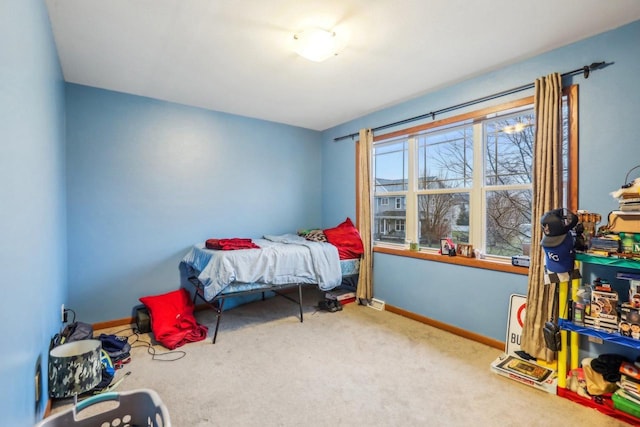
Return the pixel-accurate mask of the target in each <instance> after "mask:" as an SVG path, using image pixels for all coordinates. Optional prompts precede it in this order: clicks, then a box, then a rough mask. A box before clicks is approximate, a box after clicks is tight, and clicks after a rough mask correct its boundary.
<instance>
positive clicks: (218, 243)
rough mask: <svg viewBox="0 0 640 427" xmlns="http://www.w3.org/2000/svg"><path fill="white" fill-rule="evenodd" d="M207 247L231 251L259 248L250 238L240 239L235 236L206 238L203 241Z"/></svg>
mask: <svg viewBox="0 0 640 427" xmlns="http://www.w3.org/2000/svg"><path fill="white" fill-rule="evenodd" d="M205 246H206V247H207V249H218V250H223V251H233V250H236V249H259V248H260V246H258V245H256V244H255V243H253V242H252V241H251V239H240V238H237V237H234V238H231V239H208V240H207V241H206V242H205Z"/></svg>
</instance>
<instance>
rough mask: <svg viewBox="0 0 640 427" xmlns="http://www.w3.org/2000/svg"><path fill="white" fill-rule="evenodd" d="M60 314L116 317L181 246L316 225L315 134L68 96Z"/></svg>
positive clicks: (169, 271)
mask: <svg viewBox="0 0 640 427" xmlns="http://www.w3.org/2000/svg"><path fill="white" fill-rule="evenodd" d="M66 101H67V104H66V108H67V193H68V219H69V221H68V229H69V233H68V246H69V306H70V307H72V308H73V309H74V310H75V311H76V312H77V314H78V318H79V319H81V320H83V321H86V322H97V321H106V320H113V319H119V318H124V317H128V316H130V315H131V314H132V308H133V307H134V306H135V305H137V304H139V302H138V298H139V297H142V296H145V295H156V294H159V293H163V292H167V291H169V290H173V289H177V288H178V287H179V286H180V275H179V269H178V265H179V263H180V260H181V258H182V257H183V256H184V254H185V253H186V252H187V251H188V250H189V248H190V246H191V245H192V244H194V243H197V242H202V241H204V240H206V239H207V238H212V237H252V238H255V237H261V236H262V235H263V234H278V233H285V232H295V230H297V229H299V228H305V227H313V226H317V225H318V224H320V220H321V193H320V183H321V175H320V174H321V166H320V162H319V161H318V159H320V157H321V154H322V153H321V143H320V133H319V132H316V131H311V130H305V129H302V128H296V127H291V126H286V125H281V124H276V123H271V122H266V121H260V120H254V119H247V118H243V117H239V116H234V115H229V114H223V113H217V112H212V111H207V110H203V109H198V108H191V107H185V106H182V105H177V104H172V103H167V102H162V101H156V100H152V99H149V98H143V97H138V96H132V95H126V94H121V93H116V92H111V91H105V90H99V89H95V88H89V87H86V86H79V85H73V84H69V85H67V91H66Z"/></svg>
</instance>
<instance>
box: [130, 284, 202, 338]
mask: <svg viewBox="0 0 640 427" xmlns="http://www.w3.org/2000/svg"><path fill="white" fill-rule="evenodd" d="M140 302H141V303H143V304H144V305H145V306H146V307H147V309H148V310H149V316H150V317H151V331H152V332H153V335H154V336H155V338H156V341H158V342H159V343H160V344H162V345H163V346H165V347H167V348H168V349H170V350H173V349H174V348H176V347H180V346H182V345H184V344H186V343H188V342H195V341H202V340H203V339H205V338H206V337H207V332H208V331H209V329H208V328H207V327H206V326H204V325H199V324H198V322H196V319H195V317H194V316H193V301H191V296H190V295H189V292H187V290H186V289H184V288H180V289H178V290H177V291H171V292H168V293H166V294H162V295H155V296H146V297H142V298H140Z"/></svg>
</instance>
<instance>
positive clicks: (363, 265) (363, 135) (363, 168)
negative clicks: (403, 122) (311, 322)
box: [356, 129, 373, 304]
mask: <svg viewBox="0 0 640 427" xmlns="http://www.w3.org/2000/svg"><path fill="white" fill-rule="evenodd" d="M372 145H373V132H372V131H371V129H361V130H360V140H359V141H358V178H357V180H358V191H359V194H358V195H357V198H358V206H357V208H358V218H357V224H356V226H357V227H358V230H359V231H360V237H361V238H362V244H363V246H364V255H363V256H362V259H361V260H360V276H359V278H358V287H357V289H356V297H357V298H358V301H359V302H360V303H361V304H368V303H369V302H370V301H371V298H373V283H372V266H373V263H372V260H373V252H372V248H371V147H372Z"/></svg>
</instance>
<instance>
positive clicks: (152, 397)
mask: <svg viewBox="0 0 640 427" xmlns="http://www.w3.org/2000/svg"><path fill="white" fill-rule="evenodd" d="M103 402H104V403H103ZM114 404H116V406H115V407H114ZM89 408H91V409H90V410H88V409H89ZM104 408H106V410H104V411H102V412H100V410H101V409H104ZM83 411H85V412H84V413H81V412H83ZM71 426H73V427H100V426H119V427H133V426H147V427H171V420H170V419H169V411H168V410H167V408H166V407H165V406H164V404H163V403H162V401H161V400H160V397H159V396H158V394H157V393H156V392H155V391H153V390H148V389H139V390H132V391H127V392H109V393H102V394H98V395H95V396H92V397H90V398H88V399H86V400H83V401H82V402H79V403H78V404H77V405H75V406H74V407H73V408H70V409H68V410H66V411H64V412H60V413H59V414H55V415H52V416H50V417H48V418H45V419H44V420H42V421H41V422H39V423H38V424H36V427H71Z"/></svg>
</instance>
